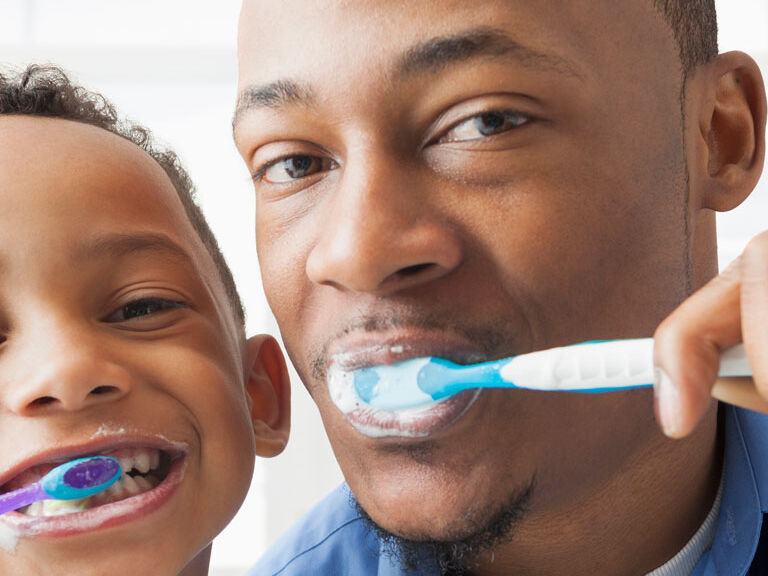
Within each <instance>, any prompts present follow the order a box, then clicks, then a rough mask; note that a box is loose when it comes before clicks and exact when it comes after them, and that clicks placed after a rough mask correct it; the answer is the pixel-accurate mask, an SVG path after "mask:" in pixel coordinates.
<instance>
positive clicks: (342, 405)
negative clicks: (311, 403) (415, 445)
mask: <svg viewBox="0 0 768 576" xmlns="http://www.w3.org/2000/svg"><path fill="white" fill-rule="evenodd" d="M424 362H426V360H424V359H419V361H417V360H413V362H412V364H413V366H412V368H413V369H414V370H415V372H416V373H417V372H418V370H420V369H421V366H422V365H423V363H424ZM417 364H418V366H417ZM383 368H387V367H383V366H382V367H379V368H378V369H379V370H381V369H383ZM390 371H391V372H393V373H395V372H396V370H395V369H390ZM354 375H355V371H354V370H350V369H347V368H345V367H344V362H343V360H342V361H338V360H336V361H334V362H332V363H331V365H330V367H329V368H328V372H327V375H326V382H327V384H328V392H329V394H330V396H331V400H332V401H333V403H334V404H335V405H336V407H337V408H338V409H339V411H341V413H342V414H344V416H345V417H346V418H347V420H348V421H349V422H350V424H352V426H354V427H355V429H357V431H358V432H360V433H361V434H364V435H366V436H368V437H371V438H383V437H387V436H402V437H413V438H417V437H422V436H425V435H427V434H428V432H420V431H418V430H416V429H413V427H412V424H413V422H414V421H416V420H418V418H419V417H421V416H422V415H423V414H424V413H425V412H427V411H429V410H430V409H431V408H432V407H433V406H435V405H436V404H440V403H441V402H443V401H444V400H439V401H435V400H432V399H431V398H430V399H429V400H430V402H429V404H427V405H424V404H422V405H420V406H417V407H415V408H408V409H403V410H382V409H380V408H376V407H375V406H371V405H370V404H368V403H367V402H365V400H363V399H362V398H361V397H360V396H359V395H358V393H357V390H356V389H355V377H354ZM408 377H410V376H408ZM413 377H415V376H413ZM394 384H397V383H394ZM382 385H383V386H391V385H393V383H392V382H390V381H389V380H387V381H386V382H382ZM425 396H426V395H425ZM353 412H354V413H356V416H357V417H355V418H350V415H351V414H352V413H353ZM366 414H371V415H374V414H375V416H376V417H375V418H374V419H373V420H374V421H379V422H381V426H378V425H376V424H373V423H363V422H361V421H360V420H365V418H364V417H362V418H360V416H364V415H366Z"/></svg>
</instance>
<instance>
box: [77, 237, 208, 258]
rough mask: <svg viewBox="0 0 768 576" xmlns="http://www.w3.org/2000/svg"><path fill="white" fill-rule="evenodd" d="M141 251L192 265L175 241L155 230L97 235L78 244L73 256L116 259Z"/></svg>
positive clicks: (184, 251)
mask: <svg viewBox="0 0 768 576" xmlns="http://www.w3.org/2000/svg"><path fill="white" fill-rule="evenodd" d="M141 252H158V253H160V254H163V255H166V256H171V257H172V258H173V259H175V260H182V261H184V263H186V264H189V265H190V266H194V261H193V259H192V257H191V256H190V254H189V253H188V252H187V251H186V250H184V248H182V247H181V246H180V245H179V244H178V243H177V242H176V241H174V240H172V239H171V238H170V237H169V236H167V235H165V234H161V233H155V232H141V233H136V234H124V233H112V234H107V235H104V236H99V237H97V238H95V239H92V240H90V241H87V242H84V243H83V244H82V245H80V246H79V247H78V248H77V250H76V253H75V258H76V259H78V260H90V259H92V258H94V257H109V258H114V259H118V258H121V257H124V256H127V255H130V254H135V253H141Z"/></svg>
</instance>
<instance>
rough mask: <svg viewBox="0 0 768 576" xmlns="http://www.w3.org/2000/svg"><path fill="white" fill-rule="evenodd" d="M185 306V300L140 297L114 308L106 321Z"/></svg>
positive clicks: (129, 318)
mask: <svg viewBox="0 0 768 576" xmlns="http://www.w3.org/2000/svg"><path fill="white" fill-rule="evenodd" d="M187 307H188V305H187V304H186V303H185V302H178V301H176V300H168V299H166V298H140V299H138V300H133V301H131V302H128V304H125V305H124V306H122V307H121V308H118V309H117V310H115V311H114V312H113V313H112V314H110V315H109V316H108V317H107V318H106V321H107V322H125V321H127V320H133V319H135V318H141V317H144V316H150V315H152V314H157V313H159V312H164V311H166V310H173V309H176V308H187Z"/></svg>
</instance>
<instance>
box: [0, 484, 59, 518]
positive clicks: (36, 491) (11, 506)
mask: <svg viewBox="0 0 768 576" xmlns="http://www.w3.org/2000/svg"><path fill="white" fill-rule="evenodd" d="M46 498H50V496H48V494H46V492H45V491H44V490H43V487H42V486H41V485H40V482H34V483H32V484H30V485H29V486H24V488H19V489H18V490H14V491H13V492H7V493H5V494H2V495H0V514H5V513H6V512H10V511H12V510H17V509H19V508H21V507H23V506H27V505H28V504H32V503H33V502H37V501H38V500H45V499H46Z"/></svg>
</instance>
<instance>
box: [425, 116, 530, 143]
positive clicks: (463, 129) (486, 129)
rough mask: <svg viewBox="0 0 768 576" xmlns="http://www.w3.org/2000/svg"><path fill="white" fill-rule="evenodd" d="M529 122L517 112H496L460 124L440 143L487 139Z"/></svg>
mask: <svg viewBox="0 0 768 576" xmlns="http://www.w3.org/2000/svg"><path fill="white" fill-rule="evenodd" d="M529 121H530V120H529V118H528V117H526V116H523V115H522V114H519V113H517V112H511V111H499V110H494V111H492V112H486V113H484V114H478V115H476V116H472V117H471V118H467V119H466V120H463V121H462V122H459V123H458V124H456V125H455V126H454V127H453V128H451V129H450V130H448V132H446V134H445V136H443V137H442V138H441V139H440V142H465V141H467V140H478V139H480V138H487V137H489V136H494V135H496V134H501V133H502V132H507V131H508V130H511V129H512V128H517V127H518V126H522V125H523V124H526V123H528V122H529Z"/></svg>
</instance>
